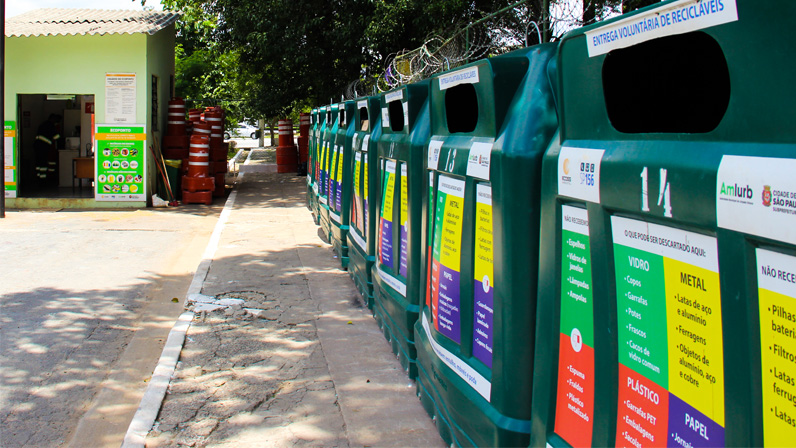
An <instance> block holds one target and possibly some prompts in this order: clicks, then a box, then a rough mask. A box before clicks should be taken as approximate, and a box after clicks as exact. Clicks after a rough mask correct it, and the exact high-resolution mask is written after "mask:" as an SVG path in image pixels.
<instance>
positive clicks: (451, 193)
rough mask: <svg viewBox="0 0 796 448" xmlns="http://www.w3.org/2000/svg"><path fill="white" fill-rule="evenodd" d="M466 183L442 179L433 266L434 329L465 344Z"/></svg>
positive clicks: (436, 218)
mask: <svg viewBox="0 0 796 448" xmlns="http://www.w3.org/2000/svg"><path fill="white" fill-rule="evenodd" d="M464 186H465V183H464V180H460V179H454V178H452V177H448V176H443V175H440V176H439V188H438V190H437V204H436V211H435V222H434V250H433V251H432V261H431V263H432V266H431V301H432V312H433V319H434V327H435V328H436V329H437V331H439V332H440V333H441V334H443V335H445V336H446V337H448V338H449V339H451V340H452V341H454V342H456V343H457V344H460V343H461V291H460V280H461V279H460V275H461V256H462V223H463V221H464Z"/></svg>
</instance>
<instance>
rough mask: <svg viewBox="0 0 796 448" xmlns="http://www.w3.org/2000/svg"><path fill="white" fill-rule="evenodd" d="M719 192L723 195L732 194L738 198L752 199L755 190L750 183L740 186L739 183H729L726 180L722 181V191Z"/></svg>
mask: <svg viewBox="0 0 796 448" xmlns="http://www.w3.org/2000/svg"><path fill="white" fill-rule="evenodd" d="M719 194H720V195H722V196H731V197H734V198H738V199H752V198H753V197H754V192H753V191H752V188H751V187H750V186H749V185H747V186H745V187H741V186H738V184H733V185H727V184H725V183H724V182H722V183H721V191H720V192H719ZM743 202H746V201H743Z"/></svg>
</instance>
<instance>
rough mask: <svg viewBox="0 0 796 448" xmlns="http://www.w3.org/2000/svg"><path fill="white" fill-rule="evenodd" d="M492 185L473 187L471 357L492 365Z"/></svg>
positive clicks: (493, 286)
mask: <svg viewBox="0 0 796 448" xmlns="http://www.w3.org/2000/svg"><path fill="white" fill-rule="evenodd" d="M492 231H493V226H492V186H491V185H487V184H478V185H477V186H476V188H475V251H474V258H475V261H474V264H473V273H474V277H475V278H474V282H473V301H474V304H473V305H474V306H473V356H475V357H476V358H477V359H479V360H480V361H481V362H483V363H484V364H485V365H486V366H487V367H489V368H490V369H491V368H492V346H493V341H494V333H493V329H492V324H493V322H494V314H495V312H494V295H495V283H494V279H495V261H494V256H495V252H494V245H493V240H492Z"/></svg>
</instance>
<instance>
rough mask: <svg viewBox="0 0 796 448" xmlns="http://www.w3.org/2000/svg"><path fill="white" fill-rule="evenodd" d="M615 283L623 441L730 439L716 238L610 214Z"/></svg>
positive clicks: (706, 442) (717, 442)
mask: <svg viewBox="0 0 796 448" xmlns="http://www.w3.org/2000/svg"><path fill="white" fill-rule="evenodd" d="M611 225H612V233H613V243H614V244H613V249H614V268H615V273H616V290H617V298H616V300H617V327H618V332H617V333H618V334H617V338H618V346H619V372H620V375H619V394H618V399H619V406H618V416H617V417H618V418H617V430H616V439H617V443H620V444H621V443H625V442H628V443H630V444H631V445H634V446H637V447H639V446H661V445H669V446H692V447H697V446H724V344H723V330H722V321H721V314H722V313H721V311H722V310H721V291H720V285H719V264H718V248H717V243H716V238H713V237H709V236H706V235H702V234H698V233H694V232H688V231H685V230H681V229H676V228H673V227H666V226H661V225H657V224H651V223H648V222H644V221H637V220H632V219H627V218H621V217H617V216H614V217H612V218H611Z"/></svg>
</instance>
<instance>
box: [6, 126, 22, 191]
mask: <svg viewBox="0 0 796 448" xmlns="http://www.w3.org/2000/svg"><path fill="white" fill-rule="evenodd" d="M3 157H4V160H3V166H4V168H3V173H4V176H3V177H4V180H3V183H4V185H5V197H7V198H15V197H17V187H18V186H19V169H18V167H17V160H18V157H17V123H16V122H15V121H5V122H4V123H3Z"/></svg>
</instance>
